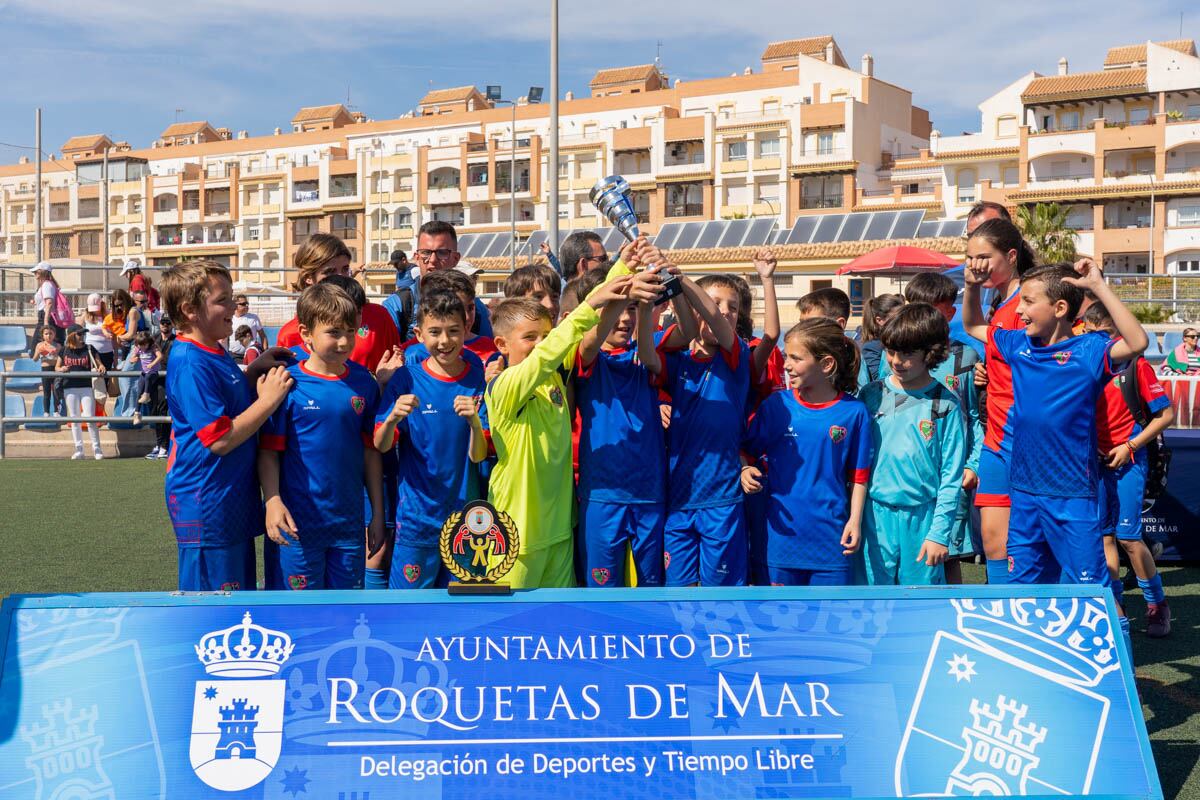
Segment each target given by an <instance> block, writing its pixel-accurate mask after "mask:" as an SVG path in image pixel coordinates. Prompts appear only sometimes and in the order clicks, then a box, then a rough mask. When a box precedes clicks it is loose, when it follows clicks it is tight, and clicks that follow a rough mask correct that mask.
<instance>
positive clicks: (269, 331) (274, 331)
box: [263, 325, 281, 347]
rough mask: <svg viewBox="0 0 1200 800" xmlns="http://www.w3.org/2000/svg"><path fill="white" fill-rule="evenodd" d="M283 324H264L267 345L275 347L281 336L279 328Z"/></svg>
mask: <svg viewBox="0 0 1200 800" xmlns="http://www.w3.org/2000/svg"><path fill="white" fill-rule="evenodd" d="M280 327H281V326H278V325H276V326H274V327H270V328H268V327H266V326H263V333H265V334H266V335H267V347H274V346H275V342H276V340H277V339H278V338H279V329H280Z"/></svg>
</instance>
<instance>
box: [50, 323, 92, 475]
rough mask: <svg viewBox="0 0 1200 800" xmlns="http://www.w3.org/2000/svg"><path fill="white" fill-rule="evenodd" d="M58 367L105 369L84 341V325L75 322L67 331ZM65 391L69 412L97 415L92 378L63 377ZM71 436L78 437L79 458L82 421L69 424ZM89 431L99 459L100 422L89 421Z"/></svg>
mask: <svg viewBox="0 0 1200 800" xmlns="http://www.w3.org/2000/svg"><path fill="white" fill-rule="evenodd" d="M55 368H56V369H57V370H58V371H59V372H62V373H67V374H69V373H72V372H93V371H94V372H104V365H103V364H100V363H97V362H95V361H94V360H93V359H92V354H91V353H90V352H89V351H88V349H87V345H86V344H85V343H84V341H83V329H82V328H80V327H79V326H78V325H72V326H71V329H70V330H69V331H67V344H66V347H64V348H63V349H62V353H61V354H60V355H59V357H58V362H57V363H56V365H55ZM63 393H64V394H65V395H66V401H67V416H71V417H94V416H96V396H95V394H93V393H92V379H91V378H90V377H87V376H84V377H79V378H69V377H68V378H64V379H63ZM70 428H71V438H72V439H73V440H74V441H75V454H74V455H72V456H71V459H72V460H74V461H78V460H79V459H81V458H83V431H82V428H83V425H82V424H81V423H78V422H73V423H71V424H70ZM88 434H89V435H90V437H91V440H92V457H93V458H95V459H96V460H97V461H99V460H100V459H102V458H104V454H103V453H101V452H100V426H98V425H88Z"/></svg>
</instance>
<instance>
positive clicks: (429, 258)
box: [383, 220, 492, 341]
mask: <svg viewBox="0 0 1200 800" xmlns="http://www.w3.org/2000/svg"><path fill="white" fill-rule="evenodd" d="M461 257H462V255H461V254H460V253H459V252H458V233H457V231H455V230H454V226H453V225H451V224H450V223H449V222H442V221H440V220H433V221H430V222H426V223H425V224H424V225H422V226H421V229H420V230H419V231H418V232H417V249H416V250H415V251H414V252H413V259H414V260H415V261H416V264H417V268H418V269H419V270H420V273H421V277H425V276H426V275H429V274H431V273H434V272H440V271H442V270H449V269H456V268H457V267H458V262H459V259H460V258H461ZM464 271H466V270H464ZM469 274H473V273H469ZM420 289H421V286H420V281H419V280H418V279H417V278H415V277H413V275H412V274H411V272H407V271H406V272H405V273H403V274H398V275H397V276H396V291H395V292H394V293H393V294H392V295H391V296H390V297H388V298H387V299H386V300H384V301H383V307H384V308H386V309H387V310H388V313H389V314H391V315H392V321H393V322H395V323H396V329H397V330H399V331H400V339H401V340H402V341H408V340H409V339H410V338H412V325H413V322H414V321H415V320H416V318H417V310H418V309H419V308H420V305H421V292H420ZM471 332H472V333H476V334H479V335H481V336H491V335H492V320H491V315H490V314H489V313H488V307H487V306H486V305H485V304H484V302H483V301H482V300H480V299H479V298H478V297H476V298H475V324H474V325H473V326H471Z"/></svg>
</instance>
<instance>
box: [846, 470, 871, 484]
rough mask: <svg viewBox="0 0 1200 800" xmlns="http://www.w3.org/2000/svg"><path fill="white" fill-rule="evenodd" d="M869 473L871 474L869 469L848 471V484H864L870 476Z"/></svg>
mask: <svg viewBox="0 0 1200 800" xmlns="http://www.w3.org/2000/svg"><path fill="white" fill-rule="evenodd" d="M870 472H871V470H869V469H852V470H850V475H849V477H850V482H851V483H866V482H867V478H868V477H869V475H870Z"/></svg>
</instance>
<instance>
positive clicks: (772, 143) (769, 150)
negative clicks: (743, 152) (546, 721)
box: [758, 137, 779, 158]
mask: <svg viewBox="0 0 1200 800" xmlns="http://www.w3.org/2000/svg"><path fill="white" fill-rule="evenodd" d="M778 156H779V138H778V137H773V138H771V139H759V140H758V157H759V158H773V157H778Z"/></svg>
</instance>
